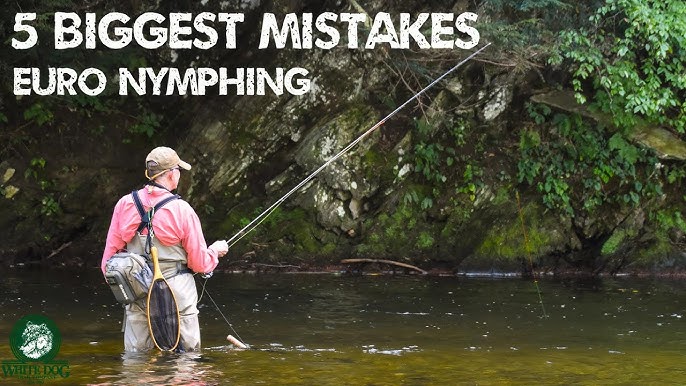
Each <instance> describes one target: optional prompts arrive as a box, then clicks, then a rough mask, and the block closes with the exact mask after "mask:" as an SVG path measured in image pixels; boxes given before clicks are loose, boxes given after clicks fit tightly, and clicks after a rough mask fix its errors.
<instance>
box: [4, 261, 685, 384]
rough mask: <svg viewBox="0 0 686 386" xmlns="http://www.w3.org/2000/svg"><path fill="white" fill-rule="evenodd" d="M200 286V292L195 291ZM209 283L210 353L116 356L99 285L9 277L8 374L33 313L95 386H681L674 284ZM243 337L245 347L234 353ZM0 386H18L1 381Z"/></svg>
mask: <svg viewBox="0 0 686 386" xmlns="http://www.w3.org/2000/svg"><path fill="white" fill-rule="evenodd" d="M198 282H199V283H200V279H198ZM538 285H539V287H540V295H541V296H540V299H542V302H541V301H540V300H539V292H538V291H537V289H536V285H535V284H534V282H533V281H531V280H523V279H518V278H504V279H493V278H468V277H417V276H410V277H408V276H399V277H391V276H345V275H343V276H340V275H332V274H318V275H314V274H311V275H307V274H281V275H249V274H215V276H214V277H212V278H211V279H210V280H209V281H207V290H208V293H209V294H210V296H211V297H212V299H214V301H215V302H216V303H217V305H218V306H219V309H220V310H221V312H222V313H223V314H224V316H225V317H226V319H227V320H228V321H229V322H230V323H231V326H232V327H233V329H234V330H235V332H234V331H232V330H231V327H230V326H229V325H228V324H227V322H226V321H225V319H224V317H223V316H222V315H221V314H220V313H219V312H218V311H217V308H215V306H214V305H213V304H212V302H211V301H210V300H209V297H208V296H207V295H205V296H204V297H203V299H202V301H201V305H200V323H201V329H202V335H203V347H204V349H203V351H202V352H201V353H194V354H173V353H159V352H154V353H146V354H123V353H122V347H123V344H122V335H121V333H120V332H119V330H120V328H121V319H122V309H121V307H120V306H119V305H117V304H116V303H115V302H114V298H113V296H112V294H111V293H110V292H109V289H108V288H107V287H106V286H105V285H104V283H103V281H102V278H101V276H100V275H99V272H97V271H95V272H87V273H80V274H70V273H67V272H63V271H29V270H23V271H9V272H3V274H2V279H1V280H0V291H1V292H2V293H3V295H2V297H1V299H2V301H1V307H0V360H2V361H8V360H15V358H14V356H13V354H12V351H11V348H10V344H9V339H8V337H9V335H10V331H11V329H12V327H13V325H14V324H15V323H16V322H17V320H19V319H21V318H22V317H23V316H24V315H27V314H42V315H44V316H46V317H48V318H50V319H52V320H53V321H54V322H55V323H56V325H57V326H58V328H59V330H60V333H61V336H62V345H61V349H60V351H59V353H58V355H57V357H56V358H55V360H60V361H62V362H66V363H67V364H68V365H69V376H68V377H66V378H59V377H57V379H48V380H45V384H46V385H49V384H61V385H66V384H70V385H71V384H97V385H135V384H140V385H184V384H194V385H204V384H207V385H214V384H221V385H248V384H249V385H499V384H510V385H531V384H550V385H555V384H565V385H568V384H582V385H583V384H588V385H595V384H603V385H637V384H660V385H664V384H686V325H685V323H686V320H685V318H684V315H686V311H684V301H685V300H686V298H685V296H686V283H685V282H683V281H677V280H674V281H672V280H663V279H661V280H651V279H635V278H613V279H602V280H587V281H581V280H571V281H559V280H552V279H545V280H540V281H539V282H538ZM236 333H237V334H238V335H239V336H240V337H241V338H242V339H243V340H244V341H245V342H246V343H248V344H249V345H250V348H249V349H248V350H238V349H236V348H234V347H233V346H232V345H230V344H229V343H228V342H227V341H226V336H227V335H228V334H233V335H236ZM0 376H3V379H0V382H2V383H3V384H22V382H23V381H22V382H20V380H18V379H16V378H13V377H8V376H6V375H4V374H0Z"/></svg>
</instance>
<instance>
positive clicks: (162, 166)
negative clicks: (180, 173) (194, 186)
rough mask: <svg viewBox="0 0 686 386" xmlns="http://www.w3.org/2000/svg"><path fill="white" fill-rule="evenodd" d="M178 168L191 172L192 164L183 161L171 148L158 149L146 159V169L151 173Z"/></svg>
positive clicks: (153, 150) (161, 147) (162, 147)
mask: <svg viewBox="0 0 686 386" xmlns="http://www.w3.org/2000/svg"><path fill="white" fill-rule="evenodd" d="M177 166H178V167H180V168H181V169H184V170H191V164H189V163H188V162H186V161H182V160H181V158H179V155H178V154H176V151H174V149H172V148H170V147H165V146H160V147H156V148H154V149H152V151H151V152H150V154H148V156H147V157H145V167H146V169H148V170H149V171H151V172H161V171H163V170H169V169H173V168H175V167H177Z"/></svg>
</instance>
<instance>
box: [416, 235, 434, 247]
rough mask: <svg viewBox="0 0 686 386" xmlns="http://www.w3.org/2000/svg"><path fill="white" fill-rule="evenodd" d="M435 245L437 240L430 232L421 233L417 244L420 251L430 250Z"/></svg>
mask: <svg viewBox="0 0 686 386" xmlns="http://www.w3.org/2000/svg"><path fill="white" fill-rule="evenodd" d="M434 243H435V240H434V238H433V236H431V233H429V232H421V233H420V234H419V236H418V237H417V243H416V246H417V247H418V248H419V249H429V248H431V247H432V246H433V245H434Z"/></svg>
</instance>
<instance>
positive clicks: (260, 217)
mask: <svg viewBox="0 0 686 386" xmlns="http://www.w3.org/2000/svg"><path fill="white" fill-rule="evenodd" d="M490 45H491V43H488V44H486V45H485V46H483V47H481V48H480V49H478V50H477V51H475V52H474V53H472V54H471V55H469V56H468V57H467V58H465V59H463V60H462V61H461V62H459V63H457V64H456V65H455V66H453V68H451V69H449V70H448V71H446V72H445V73H443V75H441V76H439V77H438V78H436V79H435V80H434V81H433V82H431V83H429V85H428V86H426V87H424V88H423V89H421V90H420V91H419V92H418V93H416V94H415V95H414V96H412V97H411V98H410V99H408V100H407V101H405V103H403V104H401V105H400V106H398V107H397V108H396V109H395V110H393V111H392V112H391V113H390V114H388V115H387V116H386V117H385V118H383V119H382V120H380V121H379V122H377V123H376V124H375V125H374V126H372V127H371V128H369V129H368V130H367V131H365V132H364V133H362V135H360V136H359V137H357V138H356V139H355V140H354V141H352V142H350V144H349V145H348V146H346V147H345V148H343V150H341V151H340V152H338V154H336V155H334V156H333V157H331V158H330V159H329V160H328V161H326V162H325V163H324V164H323V165H322V166H320V167H319V168H317V170H315V171H313V172H312V173H311V174H310V175H309V176H307V177H306V178H305V179H304V180H302V181H300V183H299V184H298V185H296V186H295V187H293V189H291V190H289V191H288V193H286V194H284V195H283V196H282V197H281V198H279V199H278V200H277V201H276V202H274V203H273V204H272V205H271V206H270V207H269V208H267V209H265V210H264V211H263V212H262V213H260V215H258V216H257V217H255V219H253V220H252V221H250V223H248V225H246V226H244V227H243V228H242V229H241V230H239V231H238V233H236V234H235V235H233V237H231V238H230V239H229V240H227V243H228V244H229V248H231V247H232V246H233V245H234V244H236V243H237V242H238V241H239V240H240V239H242V238H243V237H245V236H246V235H247V234H248V233H250V232H252V231H253V229H255V228H257V227H258V226H259V225H260V224H261V223H262V221H264V219H266V218H267V216H269V215H270V214H271V213H272V212H273V211H274V210H275V209H276V208H277V207H278V206H279V205H281V203H283V202H284V201H285V200H286V199H287V198H288V197H290V196H291V195H292V194H293V193H295V192H296V191H298V189H300V188H302V187H303V186H305V185H306V184H307V183H308V182H310V181H311V180H312V179H313V178H314V177H315V176H316V175H317V174H319V172H321V171H322V170H324V168H326V167H327V166H329V165H330V164H331V163H332V162H334V161H336V160H337V159H339V158H340V157H342V156H343V155H344V154H345V153H347V152H348V151H349V150H350V149H352V148H353V147H355V145H357V144H358V143H359V142H360V141H362V140H363V139H364V138H366V137H367V136H368V135H369V134H371V133H373V132H374V131H375V130H376V129H378V128H379V127H380V126H381V125H383V124H384V123H385V122H386V121H387V120H388V119H390V118H391V117H392V116H394V115H395V114H397V113H398V111H400V110H402V109H403V108H404V107H405V106H407V105H408V104H410V103H411V102H412V101H413V100H415V99H417V98H419V97H420V96H421V95H422V94H424V93H425V92H426V91H427V90H429V89H430V88H432V87H433V86H435V85H436V83H438V82H440V81H441V80H443V78H445V77H446V76H448V75H450V73H452V72H453V71H455V70H456V69H458V68H459V67H460V66H462V65H463V64H465V63H467V62H468V61H469V60H471V59H472V58H473V57H475V56H476V55H478V54H479V53H480V52H481V51H483V50H485V49H486V47H488V46H490Z"/></svg>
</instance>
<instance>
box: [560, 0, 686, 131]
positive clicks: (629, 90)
mask: <svg viewBox="0 0 686 386" xmlns="http://www.w3.org/2000/svg"><path fill="white" fill-rule="evenodd" d="M590 20H591V22H592V23H594V26H593V28H589V29H582V30H569V31H565V32H563V33H561V34H560V44H559V45H558V46H557V50H556V51H555V53H554V54H553V55H552V56H551V57H550V63H552V64H556V65H559V64H561V63H563V62H568V63H569V64H570V65H571V73H572V75H573V80H572V85H573V87H574V90H575V91H576V97H577V100H578V101H579V102H580V103H585V102H586V101H587V100H588V98H589V97H590V98H591V99H590V102H591V104H592V105H594V106H596V107H598V108H599V109H600V110H601V111H604V112H609V113H612V115H613V119H614V123H615V124H616V125H617V126H618V127H620V128H623V129H628V128H631V127H633V126H634V125H635V124H636V122H637V119H636V118H637V117H642V118H643V119H645V120H646V121H648V122H650V123H653V124H660V125H665V126H669V127H671V128H673V129H675V130H676V131H678V132H680V133H684V130H685V129H686V76H685V75H684V74H685V73H686V2H684V1H682V0H659V1H656V0H608V1H607V2H606V4H605V6H603V7H600V8H599V9H598V10H597V11H596V13H595V14H594V15H593V16H592V17H591V18H590Z"/></svg>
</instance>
